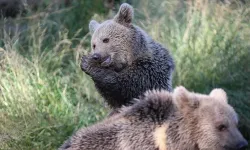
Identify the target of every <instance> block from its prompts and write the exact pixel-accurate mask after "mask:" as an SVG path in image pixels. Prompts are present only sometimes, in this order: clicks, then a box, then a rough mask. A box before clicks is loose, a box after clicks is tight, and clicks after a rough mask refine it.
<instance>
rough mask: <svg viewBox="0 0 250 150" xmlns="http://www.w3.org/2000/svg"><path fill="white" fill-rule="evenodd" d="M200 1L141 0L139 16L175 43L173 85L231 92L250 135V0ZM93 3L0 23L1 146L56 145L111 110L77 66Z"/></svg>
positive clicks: (84, 48)
mask: <svg viewBox="0 0 250 150" xmlns="http://www.w3.org/2000/svg"><path fill="white" fill-rule="evenodd" d="M198 1H199V0H196V1H195V2H194V3H193V4H190V5H187V4H185V3H179V2H178V1H175V0H164V1H160V0H157V1H154V2H152V1H149V0H146V1H143V3H141V2H137V3H136V4H135V6H136V11H135V13H136V17H135V18H136V21H135V23H136V24H137V25H139V26H141V27H142V28H143V29H145V30H146V31H147V32H148V33H149V34H150V35H151V36H152V37H153V38H154V39H156V40H157V41H160V42H161V43H162V44H164V45H165V46H167V47H168V48H169V49H170V51H171V53H172V54H173V56H174V59H175V62H176V71H175V74H174V86H177V85H184V86H185V87H187V88H188V89H190V90H194V91H196V92H201V93H209V92H210V90H211V89H212V88H215V87H221V88H224V89H225V90H226V91H227V93H228V95H229V103H230V104H232V105H233V106H234V107H235V109H236V111H237V112H238V113H239V115H240V129H241V131H242V132H243V134H244V136H245V137H246V138H247V139H248V141H249V142H250V126H249V124H250V119H249V116H250V101H249V99H250V84H249V83H250V76H249V74H250V66H249V60H250V43H249V41H250V17H249V16H250V13H249V6H250V4H248V3H247V4H245V5H240V4H233V5H222V4H220V3H217V4H215V3H204V4H202V5H198V3H197V2H198ZM96 2H97V1H96ZM97 3H98V2H97ZM91 4H92V3H91V1H79V3H76V4H75V6H74V7H73V8H74V9H72V10H62V11H60V12H58V13H52V14H47V15H46V16H45V17H43V18H42V19H41V18H34V19H27V18H25V19H23V18H20V19H19V20H17V21H15V23H17V24H19V25H23V24H28V25H27V26H29V28H25V30H23V31H22V32H11V34H9V32H4V31H3V30H1V31H2V32H1V33H0V37H1V38H0V46H1V47H2V48H3V49H1V50H0V149H3V150H7V149H9V150H15V149H18V150H22V149H23V150H29V149H32V150H34V149H46V150H47V149H56V148H58V147H59V146H60V145H61V144H62V143H63V141H64V140H66V139H67V138H68V136H70V135H71V134H72V133H73V132H74V131H76V130H77V129H78V128H80V127H81V126H88V125H90V124H93V123H95V122H96V121H98V120H101V119H102V118H103V117H104V116H105V115H106V113H107V110H108V109H107V108H106V107H104V103H103V101H102V99H101V98H100V96H99V95H98V93H97V92H96V90H95V88H94V86H93V83H92V81H91V80H90V78H89V77H88V76H87V75H85V74H84V73H83V72H82V71H81V69H80V67H79V63H80V62H79V60H80V57H81V55H82V54H83V53H87V52H88V51H89V41H90V36H89V35H88V34H87V28H88V21H89V20H90V18H91V16H94V13H96V12H99V13H102V14H103V13H105V10H99V8H100V7H101V6H100V5H98V6H96V7H97V8H95V9H93V10H94V11H91V12H90V11H88V10H87V8H91V7H90V6H92V5H91ZM160 4H161V5H160ZM200 6H202V7H200ZM83 7H84V8H86V9H81V8H83ZM97 10H99V11H97ZM74 14H77V15H74ZM102 16H105V14H104V15H101V18H102V19H99V20H104V19H103V17H102ZM97 17H100V15H97ZM55 18H56V19H55ZM5 22H8V21H5ZM76 22H77V23H76ZM3 25H4V23H3V22H1V26H3ZM5 25H6V23H5Z"/></svg>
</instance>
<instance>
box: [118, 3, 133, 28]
mask: <svg viewBox="0 0 250 150" xmlns="http://www.w3.org/2000/svg"><path fill="white" fill-rule="evenodd" d="M133 17H134V9H133V7H132V6H131V5H129V4H127V3H123V4H122V5H121V7H120V9H119V11H118V13H117V14H116V16H115V17H114V20H115V21H116V22H118V23H120V24H122V25H128V24H130V23H131V22H132V20H133Z"/></svg>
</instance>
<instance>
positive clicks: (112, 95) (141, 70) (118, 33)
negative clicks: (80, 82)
mask: <svg viewBox="0 0 250 150" xmlns="http://www.w3.org/2000/svg"><path fill="white" fill-rule="evenodd" d="M132 20H133V8H132V6H130V5H129V4H126V3H124V4H122V5H121V6H120V9H119V12H118V13H117V14H116V16H115V17H114V19H111V20H107V21H105V22H103V23H101V24H100V23H98V22H97V21H94V20H92V21H91V22H90V24H89V28H90V32H91V33H92V39H91V47H92V53H91V54H90V55H89V56H83V58H82V63H81V68H82V70H83V71H84V72H85V73H86V74H88V75H89V76H91V77H92V79H93V81H94V83H95V86H96V88H97V90H98V91H99V93H100V94H101V95H102V96H103V98H104V99H105V100H106V101H107V103H108V104H109V105H110V106H111V107H112V108H120V107H121V106H123V105H130V104H131V101H132V100H133V98H138V96H140V95H142V94H143V93H144V92H146V91H147V90H152V89H165V90H168V91H171V90H172V72H173V70H174V62H173V59H172V56H171V55H170V53H169V51H168V50H167V49H166V48H164V47H163V46H162V45H161V44H159V43H157V42H155V41H154V40H153V39H151V38H150V36H149V35H147V34H146V33H145V32H144V31H143V30H142V29H141V28H139V27H138V26H135V25H133V24H132Z"/></svg>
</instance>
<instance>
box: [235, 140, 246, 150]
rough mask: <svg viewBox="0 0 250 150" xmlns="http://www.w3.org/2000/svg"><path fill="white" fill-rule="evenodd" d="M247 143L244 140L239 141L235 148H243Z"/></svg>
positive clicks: (242, 149)
mask: <svg viewBox="0 0 250 150" xmlns="http://www.w3.org/2000/svg"><path fill="white" fill-rule="evenodd" d="M247 145H248V143H247V141H246V140H244V141H241V142H240V143H239V144H238V145H237V149H238V150H244V149H246V148H247Z"/></svg>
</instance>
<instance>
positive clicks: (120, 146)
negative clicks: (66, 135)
mask: <svg viewBox="0 0 250 150" xmlns="http://www.w3.org/2000/svg"><path fill="white" fill-rule="evenodd" d="M237 123H238V118H237V115H236V113H235V111H234V109H233V108H232V107H231V106H230V105H228V103H227V100H226V93H225V92H224V91H223V90H221V89H215V90H213V91H212V92H211V94H210V95H203V94H197V93H192V92H189V91H187V90H186V89H185V88H184V87H178V88H176V89H175V90H174V93H169V92H167V91H148V92H146V93H145V95H144V96H143V97H141V98H140V100H138V101H137V102H136V103H135V104H133V105H132V106H129V107H124V108H122V110H121V112H120V113H118V114H116V115H114V116H111V117H110V118H108V119H105V120H104V121H103V122H100V123H97V124H96V125H93V126H91V127H88V128H83V129H81V130H79V131H78V132H77V133H76V134H75V135H74V136H72V138H71V140H70V142H71V144H70V145H69V146H68V148H62V149H67V150H90V149H91V150H204V149H209V150H229V149H235V150H236V149H239V147H243V146H246V144H247V142H246V140H245V139H244V138H243V137H242V135H241V133H240V132H239V130H238V129H237ZM223 125H224V126H225V128H224V127H223ZM221 127H223V128H221Z"/></svg>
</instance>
